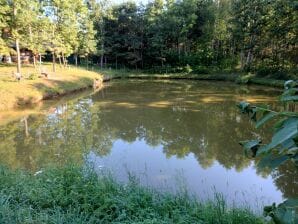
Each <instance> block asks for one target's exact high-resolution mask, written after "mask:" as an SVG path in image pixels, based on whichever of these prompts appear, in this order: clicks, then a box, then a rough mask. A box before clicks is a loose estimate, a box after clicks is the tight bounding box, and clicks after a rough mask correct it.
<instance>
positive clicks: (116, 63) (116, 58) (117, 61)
mask: <svg viewBox="0 0 298 224" xmlns="http://www.w3.org/2000/svg"><path fill="white" fill-rule="evenodd" d="M116 70H118V57H117V56H116Z"/></svg>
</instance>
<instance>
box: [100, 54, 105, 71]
mask: <svg viewBox="0 0 298 224" xmlns="http://www.w3.org/2000/svg"><path fill="white" fill-rule="evenodd" d="M103 57H104V55H103V54H102V55H101V56H100V69H103Z"/></svg>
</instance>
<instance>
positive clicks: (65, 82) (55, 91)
mask: <svg viewBox="0 0 298 224" xmlns="http://www.w3.org/2000/svg"><path fill="white" fill-rule="evenodd" d="M42 70H43V71H44V72H46V73H48V74H49V78H44V77H38V76H39V73H40V70H39V68H38V67H37V68H34V66H32V65H28V66H23V67H22V79H21V80H20V81H17V80H16V78H15V77H14V75H13V73H14V72H15V71H16V68H15V66H12V65H9V66H7V65H5V66H4V65H3V64H2V65H1V66H0V110H7V109H9V108H14V107H16V106H20V105H26V104H34V103H37V102H39V101H40V100H42V99H45V98H50V97H52V96H56V95H64V94H66V93H69V92H73V91H76V90H79V89H84V88H87V87H89V86H92V85H93V80H94V79H95V78H100V77H101V76H100V74H99V73H97V72H94V71H88V70H85V69H82V68H76V67H69V68H60V67H59V66H57V71H56V72H55V73H53V72H52V66H51V64H43V65H42ZM32 74H36V78H34V79H33V80H31V79H30V75H32Z"/></svg>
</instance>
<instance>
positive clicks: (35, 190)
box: [0, 166, 264, 224]
mask: <svg viewBox="0 0 298 224" xmlns="http://www.w3.org/2000/svg"><path fill="white" fill-rule="evenodd" d="M0 223H3V224H4V223H9V224H11V223H22V224H23V223H72V224H73V223H148V224H149V223H151V224H152V223H158V224H161V223H213V224H217V223H218V224H225V223H226V224H228V223H229V224H230V223H231V224H232V223H239V224H240V223H245V224H250V223H252V224H256V223H264V221H263V220H262V219H261V218H259V217H256V216H254V215H253V214H252V213H251V212H250V211H248V210H244V209H237V208H227V206H226V205H225V202H224V200H222V199H221V198H219V200H217V201H214V202H208V203H200V202H199V201H197V200H196V199H194V198H191V197H189V196H187V194H184V193H183V194H177V195H172V194H168V193H159V192H157V191H155V190H152V189H149V188H145V187H141V186H140V185H139V184H138V183H137V182H136V181H133V180H131V181H130V182H129V183H128V184H125V185H124V184H119V183H117V182H116V181H115V180H114V179H113V178H111V177H110V176H108V175H104V176H100V177H99V176H98V175H96V174H94V173H93V172H92V171H89V170H88V171H86V170H83V169H81V168H79V167H76V166H67V167H64V168H60V169H58V168H48V169H45V170H44V171H43V172H42V173H39V174H38V175H33V174H30V173H26V172H24V171H12V170H10V169H8V168H3V167H1V168H0Z"/></svg>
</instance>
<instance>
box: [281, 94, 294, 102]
mask: <svg viewBox="0 0 298 224" xmlns="http://www.w3.org/2000/svg"><path fill="white" fill-rule="evenodd" d="M280 100H281V101H282V102H288V101H298V95H293V96H290V95H287V96H282V97H281V98H280Z"/></svg>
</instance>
